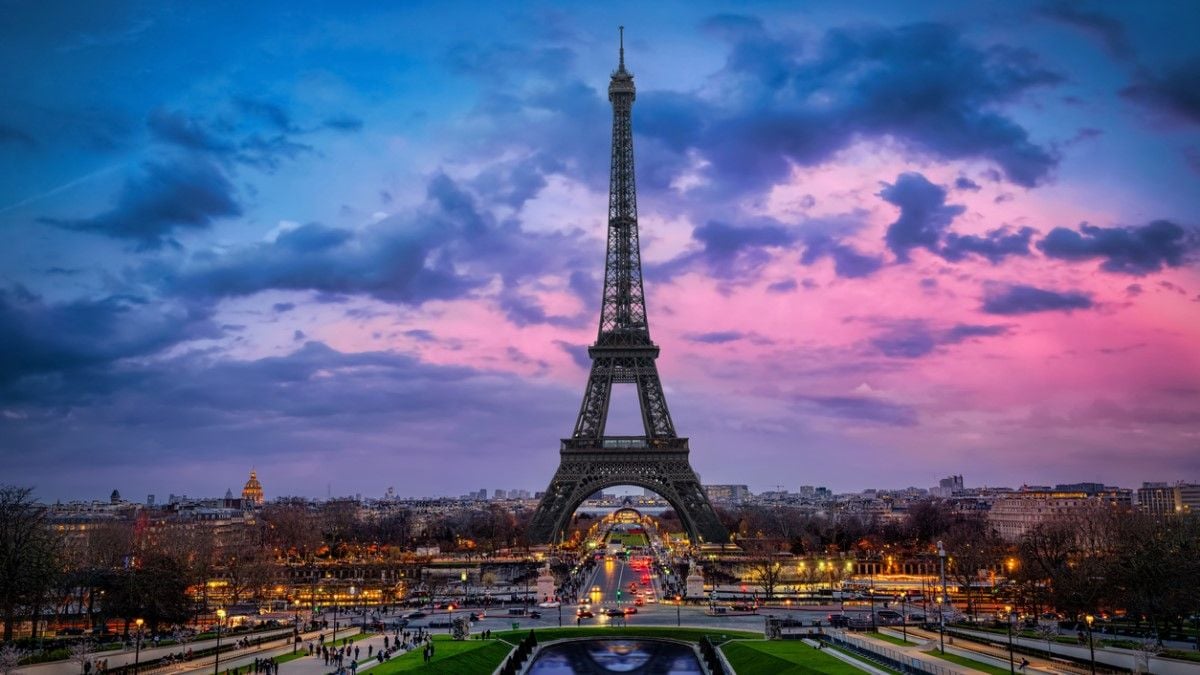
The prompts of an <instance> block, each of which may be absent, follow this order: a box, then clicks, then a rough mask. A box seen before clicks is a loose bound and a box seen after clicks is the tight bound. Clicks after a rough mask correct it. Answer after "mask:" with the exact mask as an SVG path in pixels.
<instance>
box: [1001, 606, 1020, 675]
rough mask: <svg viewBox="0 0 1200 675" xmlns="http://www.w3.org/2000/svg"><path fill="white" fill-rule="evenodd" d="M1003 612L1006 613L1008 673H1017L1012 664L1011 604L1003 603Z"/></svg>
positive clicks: (1012, 674) (1013, 674)
mask: <svg viewBox="0 0 1200 675" xmlns="http://www.w3.org/2000/svg"><path fill="white" fill-rule="evenodd" d="M1004 612H1005V613H1006V614H1008V673H1009V675H1017V670H1016V666H1014V665H1013V643H1012V640H1013V638H1012V634H1013V611H1012V605H1005V606H1004Z"/></svg>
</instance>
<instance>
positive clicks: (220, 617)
mask: <svg viewBox="0 0 1200 675" xmlns="http://www.w3.org/2000/svg"><path fill="white" fill-rule="evenodd" d="M224 621H225V608H223V607H222V608H219V609H218V610H217V658H216V659H214V660H213V675H217V673H218V672H220V670H221V624H222V623H223V622H224Z"/></svg>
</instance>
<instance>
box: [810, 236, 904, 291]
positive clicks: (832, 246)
mask: <svg viewBox="0 0 1200 675" xmlns="http://www.w3.org/2000/svg"><path fill="white" fill-rule="evenodd" d="M805 243H806V246H805V249H804V253H803V254H802V255H801V256H800V262H801V263H802V264H805V265H811V264H813V263H814V262H816V261H818V260H820V259H822V258H826V257H828V258H832V259H833V271H834V273H835V274H837V275H838V276H839V277H844V278H848V279H858V278H862V277H868V276H871V275H872V274H874V273H875V272H877V271H879V268H881V267H883V258H880V257H879V256H873V255H867V254H865V253H860V252H859V251H858V249H856V248H854V247H853V246H851V245H849V244H844V243H842V242H840V241H837V240H836V239H834V238H833V237H830V236H827V235H816V236H813V237H810V238H809V239H808V240H807V241H806V242H805ZM793 283H795V282H793Z"/></svg>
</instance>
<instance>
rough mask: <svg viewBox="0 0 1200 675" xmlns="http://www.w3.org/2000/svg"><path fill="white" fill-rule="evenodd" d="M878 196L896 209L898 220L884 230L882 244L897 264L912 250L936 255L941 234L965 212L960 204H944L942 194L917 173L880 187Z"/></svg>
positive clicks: (938, 188) (903, 174)
mask: <svg viewBox="0 0 1200 675" xmlns="http://www.w3.org/2000/svg"><path fill="white" fill-rule="evenodd" d="M879 196H880V197H882V198H883V199H884V201H886V202H888V203H889V204H892V205H894V206H898V207H900V217H899V218H897V219H896V222H894V223H892V224H891V225H889V226H888V229H887V234H886V235H885V241H886V242H887V246H888V248H890V249H891V250H892V252H893V253H895V254H896V258H897V259H898V260H900V261H901V262H907V261H908V252H909V251H910V250H912V249H913V248H917V247H921V248H926V249H929V250H930V251H937V249H938V243H939V242H940V241H941V237H942V233H943V232H945V231H946V229H947V228H949V227H950V223H952V222H953V221H954V219H955V218H956V217H957V216H958V215H959V214H961V213H962V212H963V211H965V210H966V207H964V206H962V205H960V204H946V190H945V189H944V188H942V187H941V186H938V185H934V184H933V183H931V182H929V180H928V179H926V178H925V176H923V175H921V174H919V173H902V174H900V175H899V176H897V177H896V182H895V183H890V184H889V183H884V187H883V189H882V190H881V191H880V192H879Z"/></svg>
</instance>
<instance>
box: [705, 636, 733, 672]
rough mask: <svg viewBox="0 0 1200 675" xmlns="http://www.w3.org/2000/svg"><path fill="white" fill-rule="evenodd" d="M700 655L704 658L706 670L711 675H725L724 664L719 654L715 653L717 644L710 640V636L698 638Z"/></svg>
mask: <svg viewBox="0 0 1200 675" xmlns="http://www.w3.org/2000/svg"><path fill="white" fill-rule="evenodd" d="M700 656H702V657H703V658H704V665H706V666H708V672H710V673H712V675H727V671H726V670H725V665H724V663H723V662H722V661H721V655H720V654H718V653H717V645H715V644H714V643H713V641H712V637H710V636H708V635H705V636H704V637H703V638H701V639H700Z"/></svg>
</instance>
